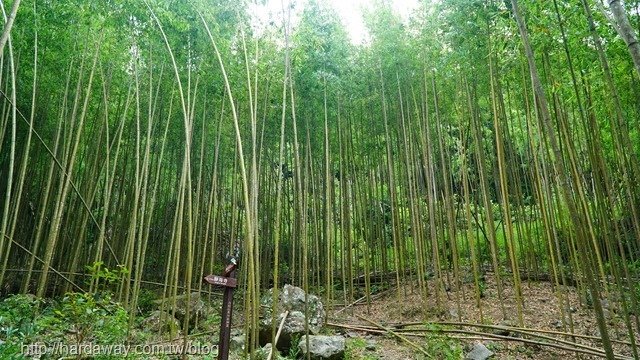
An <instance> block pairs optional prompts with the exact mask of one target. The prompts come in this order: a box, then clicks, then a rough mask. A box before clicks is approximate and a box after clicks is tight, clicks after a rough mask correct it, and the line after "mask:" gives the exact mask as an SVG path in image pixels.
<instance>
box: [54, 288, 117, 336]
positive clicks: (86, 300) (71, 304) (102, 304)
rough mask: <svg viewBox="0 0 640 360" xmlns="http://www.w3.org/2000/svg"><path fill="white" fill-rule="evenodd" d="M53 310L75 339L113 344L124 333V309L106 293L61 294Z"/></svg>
mask: <svg viewBox="0 0 640 360" xmlns="http://www.w3.org/2000/svg"><path fill="white" fill-rule="evenodd" d="M54 313H55V314H56V315H57V316H58V317H59V319H60V323H61V324H63V326H64V327H65V328H66V330H67V331H69V332H70V333H72V334H74V336H75V340H76V341H77V342H78V343H82V342H83V341H87V340H89V339H90V340H92V341H93V342H96V343H102V344H113V343H117V342H120V341H123V340H124V338H125V337H126V333H127V321H128V314H127V312H126V311H125V310H124V309H123V308H122V307H121V306H119V305H118V304H116V303H114V302H112V301H111V298H110V297H104V298H96V297H94V296H93V295H91V294H86V293H85V294H81V293H69V294H67V295H66V296H65V297H63V298H62V301H61V302H60V303H59V305H58V307H57V308H56V309H54Z"/></svg>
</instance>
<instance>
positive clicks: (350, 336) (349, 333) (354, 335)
mask: <svg viewBox="0 0 640 360" xmlns="http://www.w3.org/2000/svg"><path fill="white" fill-rule="evenodd" d="M345 336H346V337H348V338H355V337H358V333H356V332H353V331H349V332H348V333H346V334H345Z"/></svg>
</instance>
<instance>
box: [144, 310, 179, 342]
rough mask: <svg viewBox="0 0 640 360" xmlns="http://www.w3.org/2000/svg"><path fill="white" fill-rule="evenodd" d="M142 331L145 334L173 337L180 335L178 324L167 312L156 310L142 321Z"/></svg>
mask: <svg viewBox="0 0 640 360" xmlns="http://www.w3.org/2000/svg"><path fill="white" fill-rule="evenodd" d="M142 329H143V330H144V331H145V332H147V333H154V334H166V333H169V334H170V335H171V337H173V336H175V335H178V334H179V333H180V322H179V321H178V320H177V319H176V318H174V317H173V316H171V314H169V313H168V312H166V311H161V310H156V311H154V312H152V313H151V314H150V315H149V316H148V317H147V318H146V319H144V320H142Z"/></svg>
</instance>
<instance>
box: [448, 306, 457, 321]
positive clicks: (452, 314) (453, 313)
mask: <svg viewBox="0 0 640 360" xmlns="http://www.w3.org/2000/svg"><path fill="white" fill-rule="evenodd" d="M449 318H451V319H456V320H457V319H458V310H457V309H455V308H450V309H449Z"/></svg>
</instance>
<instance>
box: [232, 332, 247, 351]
mask: <svg viewBox="0 0 640 360" xmlns="http://www.w3.org/2000/svg"><path fill="white" fill-rule="evenodd" d="M246 343H247V337H246V336H245V335H244V334H243V333H242V331H231V338H230V339H229V348H230V349H231V350H232V351H233V350H238V351H240V350H244V346H245V344H246Z"/></svg>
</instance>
